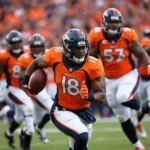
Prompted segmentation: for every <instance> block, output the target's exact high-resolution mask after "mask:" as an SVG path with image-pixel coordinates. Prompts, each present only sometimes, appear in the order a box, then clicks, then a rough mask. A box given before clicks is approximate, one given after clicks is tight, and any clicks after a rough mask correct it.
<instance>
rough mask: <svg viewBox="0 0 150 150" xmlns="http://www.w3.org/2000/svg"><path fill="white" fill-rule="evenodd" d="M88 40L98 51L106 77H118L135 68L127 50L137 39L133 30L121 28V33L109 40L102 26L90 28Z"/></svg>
mask: <svg viewBox="0 0 150 150" xmlns="http://www.w3.org/2000/svg"><path fill="white" fill-rule="evenodd" d="M88 38H89V42H90V43H91V44H92V45H94V46H95V48H96V49H97V50H98V51H99V55H100V57H101V60H102V62H103V65H104V70H105V74H106V76H107V77H108V78H119V77H121V76H123V75H125V74H126V73H128V72H130V71H131V70H133V69H134V68H135V64H134V61H133V59H132V56H131V52H130V50H129V48H130V45H131V44H132V43H134V42H136V41H137V40H138V38H137V35H136V33H135V32H134V30H132V29H130V28H122V33H121V34H120V35H118V37H117V38H116V39H114V40H110V38H108V36H107V35H106V33H105V32H104V30H103V28H101V27H97V28H94V29H92V30H91V32H90V34H89V37H88Z"/></svg>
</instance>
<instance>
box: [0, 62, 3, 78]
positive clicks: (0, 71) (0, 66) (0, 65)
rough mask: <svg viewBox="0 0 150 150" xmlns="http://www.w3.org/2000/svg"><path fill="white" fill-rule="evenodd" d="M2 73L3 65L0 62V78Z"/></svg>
mask: <svg viewBox="0 0 150 150" xmlns="http://www.w3.org/2000/svg"><path fill="white" fill-rule="evenodd" d="M3 72H4V63H3V62H2V61H0V78H1V76H2V74H3Z"/></svg>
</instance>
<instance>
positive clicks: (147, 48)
mask: <svg viewBox="0 0 150 150" xmlns="http://www.w3.org/2000/svg"><path fill="white" fill-rule="evenodd" d="M143 49H144V50H145V52H146V53H147V54H148V55H149V56H150V45H148V46H145V47H143Z"/></svg>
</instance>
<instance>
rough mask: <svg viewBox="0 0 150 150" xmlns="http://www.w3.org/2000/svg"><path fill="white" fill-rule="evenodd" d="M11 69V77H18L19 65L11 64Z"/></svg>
mask: <svg viewBox="0 0 150 150" xmlns="http://www.w3.org/2000/svg"><path fill="white" fill-rule="evenodd" d="M12 71H13V77H14V78H19V72H20V66H18V65H15V66H13V68H12Z"/></svg>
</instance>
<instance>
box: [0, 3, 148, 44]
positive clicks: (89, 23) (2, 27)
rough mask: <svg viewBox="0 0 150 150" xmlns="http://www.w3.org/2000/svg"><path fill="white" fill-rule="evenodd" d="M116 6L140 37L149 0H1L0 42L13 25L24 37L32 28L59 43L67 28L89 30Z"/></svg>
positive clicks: (0, 42)
mask: <svg viewBox="0 0 150 150" xmlns="http://www.w3.org/2000/svg"><path fill="white" fill-rule="evenodd" d="M109 7H115V8H117V9H118V10H119V11H120V12H121V13H122V14H123V17H124V26H127V27H132V28H134V29H135V31H136V32H137V34H138V35H139V39H141V38H142V33H143V29H144V28H145V27H146V26H147V25H150V17H149V15H148V14H150V0H29V1H28V0H1V1H0V38H1V39H2V40H0V45H4V44H5V40H4V39H5V35H6V33H8V32H9V31H10V30H12V29H17V30H19V31H21V32H22V33H23V36H24V38H25V39H26V40H25V42H27V39H28V38H29V37H30V36H31V35H32V34H33V33H35V32H38V33H41V34H42V35H43V36H44V37H45V38H46V40H47V47H51V46H53V45H59V44H60V42H61V36H62V35H63V34H64V32H65V31H67V30H68V29H69V28H72V27H73V28H80V29H81V30H83V31H85V32H86V33H88V32H89V31H90V29H91V28H93V27H96V26H101V21H102V13H103V11H104V10H106V9H107V8H109Z"/></svg>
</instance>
